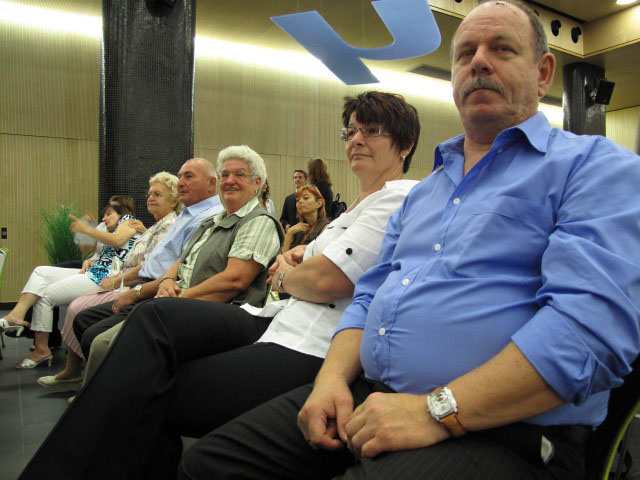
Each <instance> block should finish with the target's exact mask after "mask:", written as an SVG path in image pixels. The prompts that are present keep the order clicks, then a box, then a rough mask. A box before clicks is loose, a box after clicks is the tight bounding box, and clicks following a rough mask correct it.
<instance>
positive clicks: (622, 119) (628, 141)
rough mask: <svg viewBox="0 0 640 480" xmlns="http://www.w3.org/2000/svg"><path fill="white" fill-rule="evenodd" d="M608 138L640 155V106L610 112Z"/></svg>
mask: <svg viewBox="0 0 640 480" xmlns="http://www.w3.org/2000/svg"><path fill="white" fill-rule="evenodd" d="M607 138H610V139H611V140H613V141H614V142H616V143H617V144H619V145H622V146H623V147H625V148H628V149H629V150H631V151H632V152H636V153H640V106H637V107H632V108H624V109H622V110H616V111H615V112H608V113H607Z"/></svg>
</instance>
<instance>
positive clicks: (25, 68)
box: [0, 23, 100, 302]
mask: <svg viewBox="0 0 640 480" xmlns="http://www.w3.org/2000/svg"><path fill="white" fill-rule="evenodd" d="M0 65H2V68H0V105H1V107H0V110H1V114H0V195H1V198H2V208H0V227H6V228H7V229H8V232H7V233H8V237H7V239H6V240H2V239H0V246H2V247H6V248H8V249H9V251H10V253H9V257H8V260H7V264H6V270H5V274H4V282H3V285H2V286H1V291H0V301H2V302H13V301H16V300H17V298H18V295H19V293H20V290H21V289H22V287H23V285H24V283H25V281H26V280H27V277H28V275H29V274H30V273H31V270H32V269H33V267H35V266H37V265H40V264H45V263H46V262H47V259H46V255H45V253H44V251H43V249H42V247H41V246H40V243H39V238H40V234H41V231H42V224H41V221H40V217H39V212H40V210H41V208H42V207H44V206H47V207H53V206H55V205H59V204H74V205H76V206H78V207H79V208H83V209H87V210H89V211H91V212H93V213H94V215H96V214H97V213H98V202H97V199H98V196H97V185H98V105H99V104H98V102H99V90H100V89H99V65H100V40H99V39H96V38H90V37H83V36H79V35H71V34H62V33H56V32H51V31H46V30H43V29H39V28H33V27H25V26H22V25H13V24H8V23H3V24H2V28H0Z"/></svg>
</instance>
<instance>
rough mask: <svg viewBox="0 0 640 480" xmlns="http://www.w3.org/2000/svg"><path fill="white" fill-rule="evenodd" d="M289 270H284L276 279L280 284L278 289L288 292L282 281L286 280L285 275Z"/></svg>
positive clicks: (277, 283)
mask: <svg viewBox="0 0 640 480" xmlns="http://www.w3.org/2000/svg"><path fill="white" fill-rule="evenodd" d="M287 272H288V270H285V271H284V272H282V273H281V274H280V275H278V279H277V280H276V285H277V286H278V291H279V292H282V293H286V292H285V291H284V287H283V286H282V281H283V280H284V276H285V274H286V273H287Z"/></svg>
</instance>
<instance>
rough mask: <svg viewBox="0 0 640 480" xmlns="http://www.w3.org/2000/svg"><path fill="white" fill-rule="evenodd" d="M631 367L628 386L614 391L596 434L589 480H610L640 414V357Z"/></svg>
mask: <svg viewBox="0 0 640 480" xmlns="http://www.w3.org/2000/svg"><path fill="white" fill-rule="evenodd" d="M631 366H632V368H633V370H632V371H631V373H629V374H628V375H627V376H626V377H624V383H623V384H622V385H621V386H620V387H618V388H614V389H613V390H611V396H610V397H609V409H608V412H607V418H605V420H604V422H602V425H600V426H599V427H598V428H597V429H596V431H595V434H594V442H593V445H592V447H591V449H590V452H589V453H588V455H587V476H586V479H587V480H608V478H609V472H610V471H611V467H612V465H613V460H614V458H615V455H616V452H617V451H618V446H619V445H620V442H621V440H622V438H623V436H624V434H625V432H626V431H627V428H628V427H629V425H630V424H631V422H633V419H634V418H635V415H636V413H637V412H638V410H640V368H638V367H639V366H640V357H638V358H636V359H635V360H634V362H633V363H632V365H631Z"/></svg>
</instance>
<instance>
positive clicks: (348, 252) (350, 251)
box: [345, 248, 353, 255]
mask: <svg viewBox="0 0 640 480" xmlns="http://www.w3.org/2000/svg"><path fill="white" fill-rule="evenodd" d="M345 252H347V255H351V254H352V253H353V250H351V249H350V248H347V249H346V250H345Z"/></svg>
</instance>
